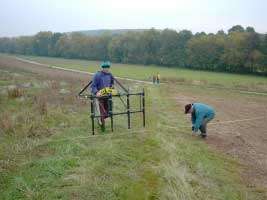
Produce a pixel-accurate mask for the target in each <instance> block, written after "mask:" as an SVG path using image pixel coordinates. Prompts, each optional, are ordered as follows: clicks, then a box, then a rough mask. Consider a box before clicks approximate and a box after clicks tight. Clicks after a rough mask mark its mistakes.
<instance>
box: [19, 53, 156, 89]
mask: <svg viewBox="0 0 267 200" xmlns="http://www.w3.org/2000/svg"><path fill="white" fill-rule="evenodd" d="M15 59H16V60H19V61H22V62H24V63H29V64H34V65H39V66H42V67H48V68H52V69H57V70H62V71H67V72H74V73H79V74H88V75H90V76H92V75H94V73H90V72H85V71H80V70H76V69H67V68H63V67H57V66H50V65H47V64H42V63H38V62H35V61H30V60H26V59H22V58H18V57H15ZM115 78H117V79H119V80H124V81H133V82H137V83H145V84H153V83H152V82H149V81H142V80H136V79H130V78H122V77H117V76H116V77H115Z"/></svg>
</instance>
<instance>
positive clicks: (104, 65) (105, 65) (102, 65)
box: [101, 61, 111, 68]
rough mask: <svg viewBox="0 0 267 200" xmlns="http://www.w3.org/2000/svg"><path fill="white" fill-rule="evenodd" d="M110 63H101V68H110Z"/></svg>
mask: <svg viewBox="0 0 267 200" xmlns="http://www.w3.org/2000/svg"><path fill="white" fill-rule="evenodd" d="M110 65H111V64H110V62H109V61H104V62H102V63H101V67H102V68H110Z"/></svg>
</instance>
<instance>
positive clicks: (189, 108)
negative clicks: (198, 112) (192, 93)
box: [184, 103, 193, 114]
mask: <svg viewBox="0 0 267 200" xmlns="http://www.w3.org/2000/svg"><path fill="white" fill-rule="evenodd" d="M192 111H193V104H191V103H190V104H186V105H185V106H184V113H185V114H189V113H192Z"/></svg>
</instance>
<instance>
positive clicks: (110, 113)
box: [78, 79, 146, 135]
mask: <svg viewBox="0 0 267 200" xmlns="http://www.w3.org/2000/svg"><path fill="white" fill-rule="evenodd" d="M114 80H115V81H116V82H117V83H118V84H119V86H120V87H121V88H122V89H123V90H124V91H125V93H122V94H117V95H111V94H110V95H107V96H102V97H97V96H95V95H92V94H90V95H84V94H83V92H84V91H85V90H86V89H87V88H88V87H89V86H90V84H91V83H92V81H90V82H89V83H88V84H87V85H86V86H85V87H84V88H83V89H82V90H81V91H80V92H79V94H78V97H79V98H81V99H90V104H91V105H90V113H91V115H90V118H91V122H92V135H94V134H95V118H100V117H103V116H102V115H101V114H100V115H96V114H95V107H94V106H95V105H94V103H93V102H94V100H95V99H103V98H107V99H108V117H110V125H111V131H112V132H113V130H114V127H113V126H114V116H116V115H127V122H128V129H130V128H131V114H134V113H142V118H143V127H145V125H146V121H145V90H144V89H143V90H142V92H138V93H129V91H128V90H126V89H125V87H123V85H122V84H121V83H120V82H119V81H118V80H117V79H114ZM123 96H126V101H127V103H126V109H127V110H126V112H118V113H115V112H113V101H112V99H113V98H115V97H119V98H121V97H123ZM131 96H140V98H139V100H140V101H139V104H140V109H139V110H131V107H130V97H131Z"/></svg>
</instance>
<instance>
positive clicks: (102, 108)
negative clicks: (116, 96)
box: [99, 98, 108, 125]
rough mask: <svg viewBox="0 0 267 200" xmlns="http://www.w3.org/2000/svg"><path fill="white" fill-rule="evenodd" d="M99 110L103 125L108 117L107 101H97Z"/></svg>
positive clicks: (105, 99) (104, 99)
mask: <svg viewBox="0 0 267 200" xmlns="http://www.w3.org/2000/svg"><path fill="white" fill-rule="evenodd" d="M99 110H100V114H101V118H100V119H101V122H102V124H103V125H105V119H106V118H107V117H108V99H107V98H103V99H99Z"/></svg>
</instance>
